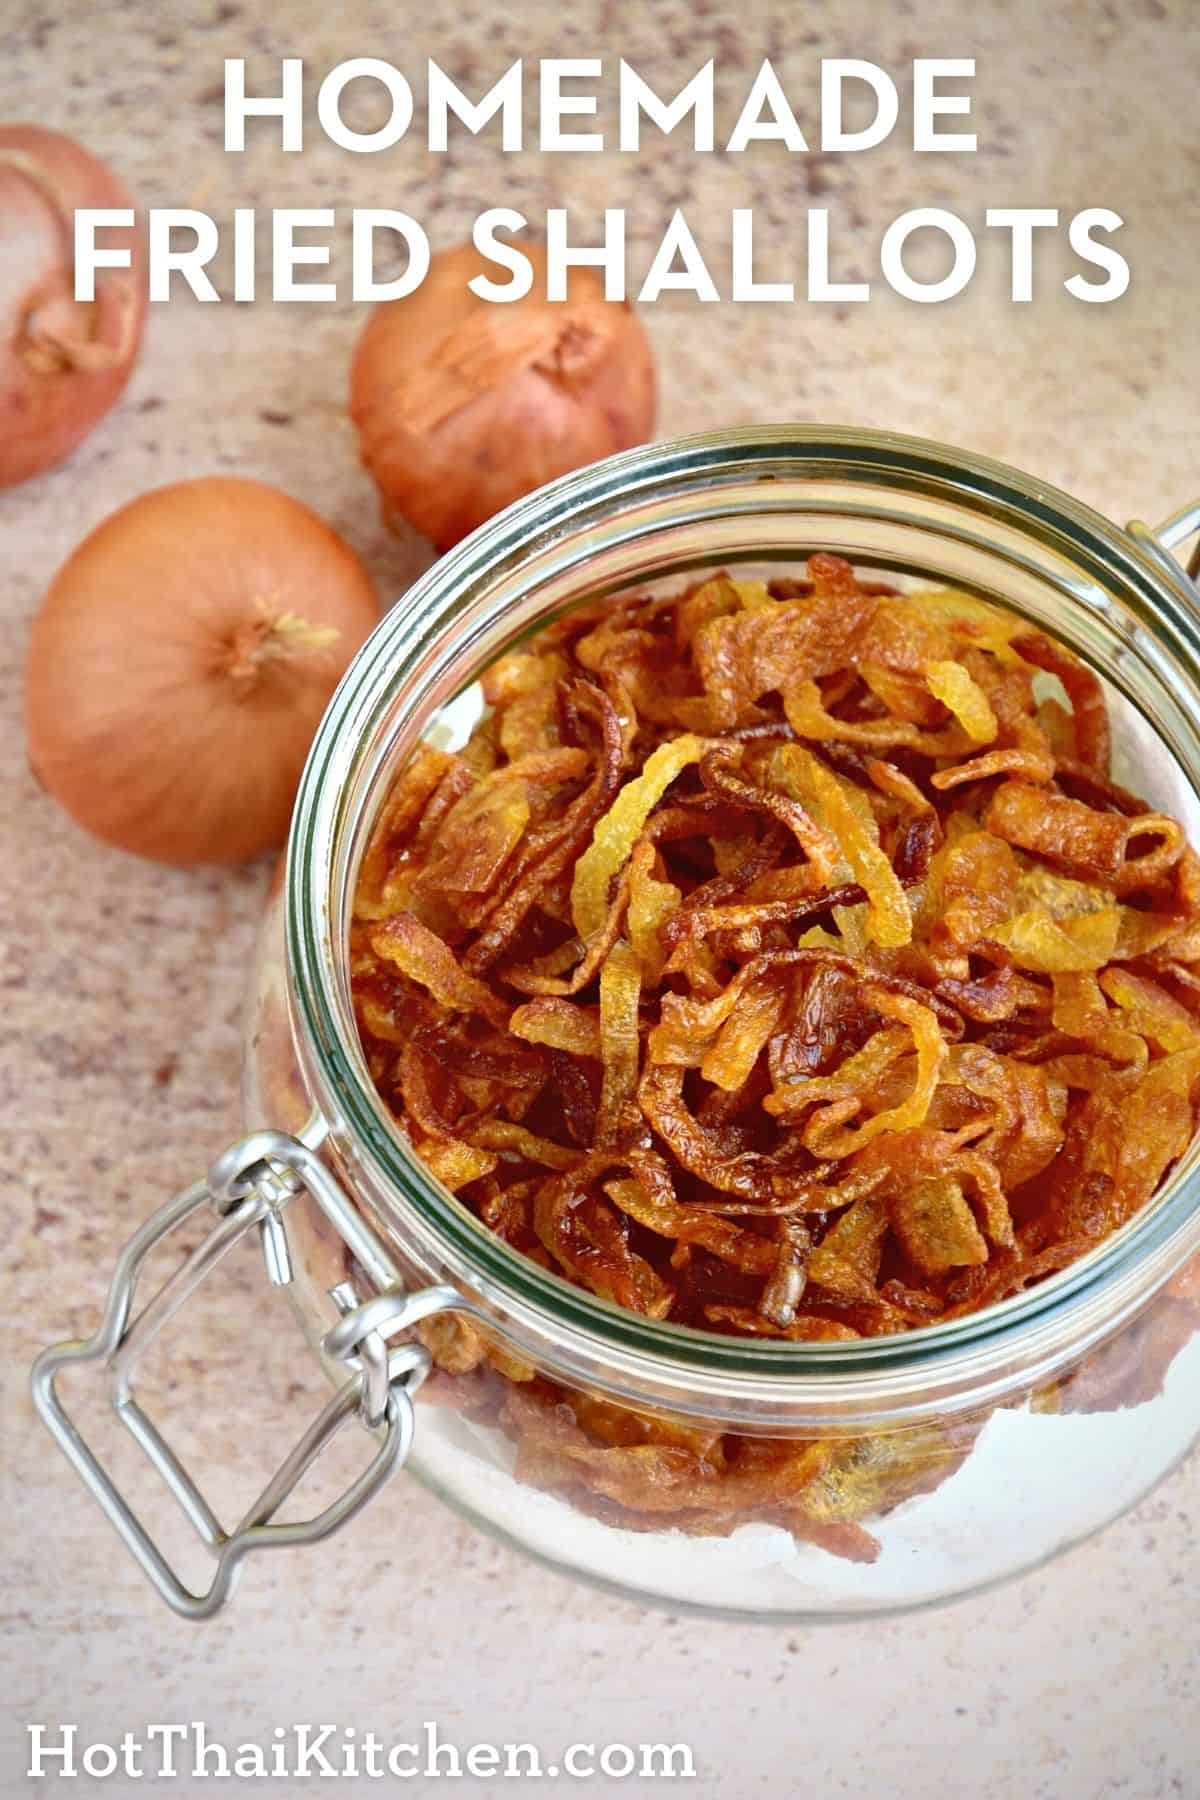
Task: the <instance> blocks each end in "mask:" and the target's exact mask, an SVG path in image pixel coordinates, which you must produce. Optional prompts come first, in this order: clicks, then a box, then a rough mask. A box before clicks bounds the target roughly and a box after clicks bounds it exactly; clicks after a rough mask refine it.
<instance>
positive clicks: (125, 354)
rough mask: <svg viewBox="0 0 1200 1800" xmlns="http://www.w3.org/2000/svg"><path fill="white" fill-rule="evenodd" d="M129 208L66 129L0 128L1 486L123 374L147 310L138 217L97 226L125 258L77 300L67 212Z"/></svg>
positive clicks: (23, 475)
mask: <svg viewBox="0 0 1200 1800" xmlns="http://www.w3.org/2000/svg"><path fill="white" fill-rule="evenodd" d="M132 206H133V202H132V200H131V199H130V197H129V195H128V194H127V193H126V191H125V189H124V187H123V186H122V185H121V183H120V182H119V181H118V180H117V178H116V177H115V176H114V175H113V174H112V173H111V172H110V171H109V170H108V169H107V168H106V167H105V166H104V164H103V163H101V162H99V161H98V160H97V159H96V158H95V157H94V156H92V155H90V154H89V152H88V151H86V150H85V149H84V148H83V147H82V145H80V144H77V143H75V142H74V141H73V140H72V139H71V138H69V137H65V136H63V134H62V133H60V132H56V131H48V130H46V129H45V128H44V127H43V126H40V125H32V124H19V125H18V124H13V125H0V488H7V487H13V486H15V485H16V484H17V483H18V482H23V481H28V480H30V479H31V478H32V477H33V476H35V475H40V474H41V473H42V472H43V471H45V470H47V469H51V468H54V467H55V466H56V465H57V464H59V463H61V462H63V461H65V459H66V458H67V457H68V456H69V455H70V454H71V452H72V451H73V450H74V449H75V448H76V446H77V445H78V444H79V443H81V442H82V441H83V439H84V438H85V437H87V435H88V434H89V432H91V431H92V430H93V429H94V427H95V426H96V425H97V424H98V423H99V421H100V420H101V419H102V418H103V417H104V415H105V414H106V413H107V412H108V411H109V410H110V409H111V407H112V406H113V405H114V404H115V402H116V401H117V399H118V398H119V396H120V394H121V392H122V390H123V389H124V387H125V385H126V383H127V381H128V380H129V376H130V374H131V372H132V370H133V366H134V362H135V360H136V356H137V352H138V348H139V345H140V342H141V336H142V327H143V322H144V318H145V310H146V261H145V255H146V253H145V238H144V232H143V229H142V226H141V223H140V222H137V223H135V225H134V226H133V228H132V229H124V228H122V229H113V230H111V231H108V232H106V233H104V234H103V236H102V239H101V241H102V242H103V244H104V245H105V247H106V248H113V249H118V248H121V249H127V250H129V252H130V254H131V263H132V266H131V268H130V269H128V270H119V269H113V270H99V271H97V275H96V290H95V293H96V297H95V300H94V301H92V302H87V303H85V302H82V301H76V300H75V298H74V269H73V263H72V235H73V219H72V215H73V213H74V211H75V210H76V209H78V208H118V207H120V208H131V207H132Z"/></svg>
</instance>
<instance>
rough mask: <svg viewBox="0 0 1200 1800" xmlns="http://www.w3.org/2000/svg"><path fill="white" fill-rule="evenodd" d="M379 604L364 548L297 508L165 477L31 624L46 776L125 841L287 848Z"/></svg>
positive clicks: (124, 512)
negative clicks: (320, 733)
mask: <svg viewBox="0 0 1200 1800" xmlns="http://www.w3.org/2000/svg"><path fill="white" fill-rule="evenodd" d="M378 616H379V614H378V605H377V602H376V597H375V591H374V588H373V586H372V583H371V580H370V577H369V576H368V575H367V572H366V570H365V569H364V568H363V566H362V564H361V563H360V562H359V560H358V558H357V556H356V555H355V554H354V552H353V551H352V550H351V549H350V547H349V546H348V545H347V544H346V543H344V542H343V541H342V539H341V538H340V537H339V536H338V535H337V534H336V532H334V531H332V530H331V529H330V527H329V526H327V525H326V524H325V523H324V522H323V521H322V520H321V519H319V518H318V517H317V515H316V514H315V513H313V512H311V511H310V510H309V508H308V507H306V506H304V505H302V504H301V503H300V502H299V501H297V500H293V499H291V498H290V497H289V496H288V495H286V494H283V493H280V492H279V491H278V490H277V489H274V488H271V487H267V486H265V485H264V484H263V483H261V482H256V481H245V480H238V479H232V478H228V479H227V478H216V477H212V478H204V479H200V480H196V481H189V482H182V483H179V484H177V485H175V486H171V487H164V488H158V489H156V490H154V491H153V492H152V493H149V494H145V495H143V496H142V497H141V498H140V499H137V500H134V501H132V502H131V503H130V504H129V505H128V506H125V507H123V508H122V509H121V510H120V511H119V512H116V513H114V514H113V515H112V516H111V517H110V518H108V519H107V520H105V521H104V523H103V524H101V525H99V526H98V527H97V528H96V529H95V530H94V531H93V532H92V533H91V535H90V536H89V537H87V538H86V539H85V540H84V541H83V543H82V544H80V546H79V547H78V549H77V550H76V551H75V552H74V553H73V555H72V556H71V557H69V558H68V560H67V562H66V563H65V564H64V565H63V567H62V569H61V570H60V571H59V573H58V575H57V576H56V577H55V579H54V581H53V583H52V584H51V587H50V589H49V591H48V592H47V594H46V597H45V599H44V601H43V603H42V606H41V608H40V609H39V611H38V613H37V615H36V617H35V619H34V621H33V627H32V632H31V636H30V645H29V656H28V663H27V668H26V685H25V720H26V731H27V741H28V748H29V759H30V763H31V766H32V768H33V771H34V774H35V776H36V777H37V778H38V780H39V781H40V782H41V784H42V786H43V787H44V788H45V789H46V790H47V792H48V793H50V794H51V795H53V797H54V798H55V799H56V800H57V801H59V803H60V804H61V805H62V806H63V807H64V808H65V809H66V810H67V812H69V813H70V814H71V815H72V817H73V818H74V819H75V820H76V821H77V822H78V823H79V824H80V825H82V826H83V827H84V828H85V829H86V830H88V831H90V832H92V833H93V834H94V835H95V836H97V837H99V838H102V839H104V840H105V841H106V842H108V843H111V844H115V845H117V846H119V847H120V848H121V849H124V850H129V851H133V852H135V853H136V854H138V855H141V856H146V857H151V858H153V859H154V860H156V861H159V862H166V863H174V864H178V865H181V866H191V865H194V864H202V863H240V862H244V861H246V860H247V859H248V858H250V857H253V856H256V855H258V854H259V853H260V852H261V851H264V850H267V849H270V848H272V847H273V846H276V845H278V844H280V843H281V842H282V841H283V838H284V837H285V835H286V832H287V827H288V822H289V819H290V817H291V810H292V803H293V800H294V797H295V792H296V787H297V785H298V782H299V778H300V772H301V770H302V768H303V765H304V759H305V757H306V755H307V753H308V747H309V744H310V743H311V741H312V737H313V734H314V732H315V730H316V727H317V724H318V722H319V720H320V718H321V715H322V713H323V712H324V710H325V707H326V705H327V703H328V700H329V697H330V695H331V694H332V692H333V689H334V687H335V686H336V684H337V682H338V680H339V679H340V677H341V675H342V673H343V671H344V670H345V668H346V667H347V665H348V663H349V662H350V660H351V658H352V656H353V655H354V652H355V651H356V650H357V649H358V647H359V645H360V644H361V643H362V641H363V639H364V638H365V637H367V635H368V634H369V632H370V631H371V629H372V627H373V626H374V624H375V623H376V621H377V619H378Z"/></svg>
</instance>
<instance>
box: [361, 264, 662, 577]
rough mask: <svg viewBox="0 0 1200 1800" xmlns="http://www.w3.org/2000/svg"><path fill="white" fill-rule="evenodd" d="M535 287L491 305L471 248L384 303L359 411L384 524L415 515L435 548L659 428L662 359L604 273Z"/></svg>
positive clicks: (541, 274)
mask: <svg viewBox="0 0 1200 1800" xmlns="http://www.w3.org/2000/svg"><path fill="white" fill-rule="evenodd" d="M524 253H525V254H526V255H527V256H528V257H529V258H530V260H531V262H532V264H533V270H534V285H533V288H532V290H531V292H530V293H529V294H528V295H527V296H526V297H525V298H524V299H523V300H517V301H512V302H504V303H501V302H493V301H487V300H484V299H482V298H480V297H478V296H477V295H475V294H473V293H472V292H471V290H470V287H469V285H468V284H469V283H470V282H471V281H472V280H473V279H474V278H475V277H476V276H480V275H489V276H490V277H491V278H492V279H493V280H494V279H495V277H496V269H495V266H494V265H493V264H491V263H489V262H488V261H487V260H486V259H485V258H484V257H483V256H482V255H481V253H480V252H479V251H477V250H476V249H474V247H473V246H471V245H463V246H460V247H459V248H458V249H454V250H447V251H444V252H442V253H441V254H440V255H438V256H435V257H434V259H433V262H432V264H431V267H430V270H429V273H428V275H427V276H426V279H425V281H424V282H423V283H422V285H421V286H420V287H419V288H418V289H417V290H416V292H415V293H413V294H411V295H410V296H408V297H407V298H406V299H403V300H393V301H388V302H386V303H385V304H384V305H382V306H379V307H378V308H377V309H376V310H375V312H374V313H373V314H372V316H371V318H370V319H369V320H368V322H367V324H366V326H365V328H364V330H363V332H362V335H361V337H360V339H359V342H358V346H357V349H356V351H355V355H354V363H353V368H352V371H351V379H350V416H351V418H352V419H353V420H354V423H355V425H356V426H357V428H358V434H359V444H360V450H361V454H362V459H363V462H364V463H365V464H366V466H367V468H368V469H369V470H370V472H371V474H372V475H373V477H374V479H375V483H376V486H377V487H378V489H379V493H380V497H381V500H382V504H383V512H384V517H385V519H387V520H389V522H395V521H396V520H397V519H401V518H402V519H406V520H407V521H408V522H409V523H410V524H411V525H413V526H414V527H415V528H416V529H417V530H418V531H420V532H423V533H424V535H425V536H426V537H429V538H431V539H432V540H433V542H434V544H435V545H436V546H437V548H438V549H439V550H446V549H448V548H449V547H450V546H451V545H453V544H455V543H457V542H458V540H459V539H460V538H462V537H465V536H466V535H467V533H468V532H470V531H473V530H474V529H475V528H476V526H478V525H482V524H483V523H484V522H485V520H487V519H490V518H491V517H492V516H493V515H494V514H495V513H498V512H500V511H501V510H502V509H503V508H504V507H506V506H508V505H510V504H511V502H513V501H514V500H518V499H520V498H521V497H522V496H523V495H525V494H528V493H531V492H532V491H533V489H534V488H537V487H540V486H542V484H543V483H544V482H547V481H552V480H553V479H554V478H555V477H556V476H558V475H565V474H568V473H569V472H570V471H571V470H573V469H578V468H582V467H583V466H584V465H585V464H587V463H591V462H595V461H597V460H599V459H600V458H601V457H605V456H610V455H612V454H613V453H614V452H615V451H618V450H627V449H630V448H631V447H632V446H633V445H635V444H641V443H644V442H645V441H646V439H647V438H649V437H650V435H651V434H652V432H653V429H654V417H655V409H656V380H655V370H654V360H653V356H652V354H651V350H650V345H649V342H648V340H647V338H646V335H645V332H644V331H643V329H642V326H641V325H640V323H639V322H638V320H637V319H636V318H635V317H634V314H633V310H632V308H631V307H630V306H628V305H627V304H626V303H624V302H617V301H608V300H606V299H605V297H604V288H603V283H602V281H601V279H600V277H599V276H598V275H597V272H596V271H595V270H594V269H588V268H577V269H572V270H571V271H570V275H569V281H568V289H567V298H566V300H564V301H561V302H552V301H547V300H544V299H542V298H540V295H541V294H543V293H544V291H545V276H546V259H545V252H544V250H542V249H541V248H540V247H539V246H536V245H528V246H525V247H524Z"/></svg>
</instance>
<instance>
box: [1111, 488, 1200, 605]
mask: <svg viewBox="0 0 1200 1800" xmlns="http://www.w3.org/2000/svg"><path fill="white" fill-rule="evenodd" d="M1125 529H1126V530H1127V531H1128V532H1129V535H1130V537H1133V538H1136V539H1137V541H1138V543H1139V544H1140V545H1141V547H1142V549H1143V550H1145V551H1147V552H1148V553H1149V555H1150V556H1151V557H1152V559H1153V560H1154V561H1155V562H1156V563H1158V565H1159V567H1160V568H1162V569H1164V570H1166V571H1167V572H1168V573H1169V574H1171V575H1173V576H1177V575H1178V573H1179V564H1178V563H1177V562H1176V561H1175V560H1174V558H1173V557H1172V556H1170V555H1168V552H1169V551H1172V550H1178V549H1180V548H1181V547H1182V546H1183V545H1184V544H1186V543H1187V541H1188V539H1189V538H1192V537H1194V538H1195V539H1196V542H1195V544H1194V545H1193V546H1192V553H1191V555H1190V556H1189V557H1188V559H1187V562H1186V563H1185V564H1184V565H1183V567H1184V573H1185V574H1186V575H1187V577H1188V579H1189V580H1190V581H1191V582H1192V584H1193V586H1194V587H1196V588H1198V589H1200V500H1190V501H1189V502H1188V504H1187V505H1186V506H1181V507H1180V508H1179V511H1178V512H1174V513H1172V514H1171V517H1170V518H1169V519H1164V520H1163V522H1162V524H1161V525H1155V526H1150V525H1147V524H1146V522H1145V520H1144V519H1131V520H1130V521H1129V524H1128V525H1127V526H1126V528H1125Z"/></svg>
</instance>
